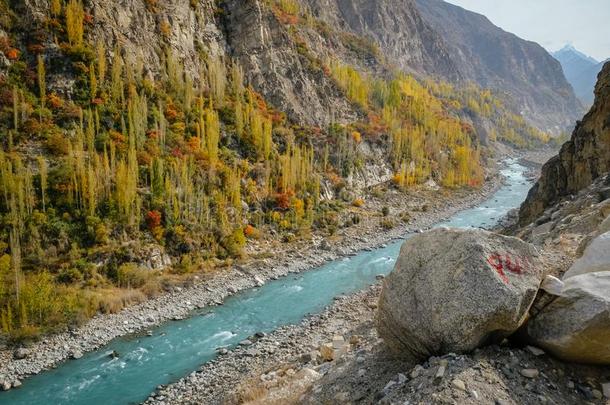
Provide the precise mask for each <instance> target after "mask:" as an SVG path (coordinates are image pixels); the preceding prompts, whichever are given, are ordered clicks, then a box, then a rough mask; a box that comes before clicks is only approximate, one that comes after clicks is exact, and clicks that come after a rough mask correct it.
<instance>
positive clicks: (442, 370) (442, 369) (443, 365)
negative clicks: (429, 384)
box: [434, 360, 448, 383]
mask: <svg viewBox="0 0 610 405" xmlns="http://www.w3.org/2000/svg"><path fill="white" fill-rule="evenodd" d="M447 364H448V362H447V360H441V361H440V366H438V369H437V370H436V374H435V375H434V380H435V381H436V382H437V383H438V382H440V380H442V379H443V378H444V377H445V372H446V371H447Z"/></svg>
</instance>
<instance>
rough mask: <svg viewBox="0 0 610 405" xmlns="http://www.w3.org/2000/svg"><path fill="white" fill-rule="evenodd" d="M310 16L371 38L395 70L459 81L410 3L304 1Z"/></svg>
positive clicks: (444, 49) (443, 48)
mask: <svg viewBox="0 0 610 405" xmlns="http://www.w3.org/2000/svg"><path fill="white" fill-rule="evenodd" d="M307 4H308V6H309V7H310V9H311V11H312V13H313V14H314V15H315V16H316V17H318V18H321V19H322V20H323V21H325V22H327V23H328V24H329V25H330V26H332V27H338V28H340V29H342V30H345V31H347V32H352V33H354V34H356V35H359V36H362V37H364V38H370V39H371V40H373V42H374V43H375V44H376V45H378V46H379V48H380V50H381V51H382V53H383V54H384V55H385V56H386V57H387V58H388V60H389V61H391V63H392V64H393V65H396V67H398V68H400V69H401V70H403V71H407V72H410V73H415V74H419V75H422V76H429V75H432V76H437V77H443V78H445V79H448V80H452V81H455V80H460V79H461V78H462V76H461V74H460V72H459V70H458V69H457V66H456V65H455V63H454V61H453V60H452V59H451V57H450V55H449V52H448V50H447V47H446V45H445V42H444V40H443V38H442V37H441V36H440V35H439V33H438V32H436V31H435V30H434V29H432V28H431V27H430V25H429V24H427V23H426V22H425V21H424V20H423V18H422V16H421V14H420V12H419V10H418V9H417V6H416V4H415V2H414V1H413V0H406V1H404V0H378V1H369V0H307Z"/></svg>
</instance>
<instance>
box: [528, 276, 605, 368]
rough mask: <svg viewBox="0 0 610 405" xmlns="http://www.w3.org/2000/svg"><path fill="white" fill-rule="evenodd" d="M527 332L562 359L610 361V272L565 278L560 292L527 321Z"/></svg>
mask: <svg viewBox="0 0 610 405" xmlns="http://www.w3.org/2000/svg"><path fill="white" fill-rule="evenodd" d="M527 333H528V335H529V337H530V339H531V340H532V341H533V342H534V343H536V344H537V345H538V346H540V347H542V348H543V349H545V350H547V351H549V352H550V353H552V354H554V355H555V356H557V357H559V358H561V359H564V360H567V361H573V362H578V363H589V364H603V365H608V364H610V345H609V344H608V342H610V272H607V271H606V272H599V273H589V274H582V275H578V276H574V277H571V278H568V279H567V280H565V286H564V289H563V290H562V292H561V296H560V297H557V298H556V299H555V300H554V301H553V302H551V303H550V304H549V305H547V306H546V307H545V308H544V310H543V311H542V312H540V313H539V314H538V315H537V316H536V317H535V318H534V319H532V320H531V321H530V322H528V325H527Z"/></svg>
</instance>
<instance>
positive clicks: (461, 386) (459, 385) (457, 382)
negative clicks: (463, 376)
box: [451, 378, 466, 391]
mask: <svg viewBox="0 0 610 405" xmlns="http://www.w3.org/2000/svg"><path fill="white" fill-rule="evenodd" d="M451 385H453V386H454V387H455V388H457V389H458V390H460V391H466V383H464V381H462V380H459V379H457V378H456V379H455V380H453V381H452V382H451Z"/></svg>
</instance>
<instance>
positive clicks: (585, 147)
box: [519, 63, 610, 225]
mask: <svg viewBox="0 0 610 405" xmlns="http://www.w3.org/2000/svg"><path fill="white" fill-rule="evenodd" d="M609 156H610V63H606V64H605V65H604V68H603V69H602V72H601V73H600V75H599V80H598V82H597V85H596V88H595V102H594V104H593V107H592V108H591V110H590V111H589V113H588V114H587V115H586V116H585V117H584V118H583V120H582V122H579V123H578V125H577V127H576V129H575V130H574V133H573V134H572V139H571V140H570V141H569V142H567V143H566V144H564V145H563V147H562V148H561V151H560V152H559V155H558V156H556V157H554V158H553V159H551V160H550V161H549V162H547V163H546V164H545V165H544V167H543V169H542V176H541V178H540V180H539V181H538V183H536V185H535V186H534V187H533V188H532V190H531V191H530V193H529V195H528V197H527V200H526V201H525V202H524V203H523V205H522V206H521V211H520V214H519V222H520V224H521V225H527V224H529V223H531V222H532V221H533V220H535V219H536V218H538V217H539V216H540V214H542V213H543V212H544V210H545V209H546V208H547V207H549V206H551V205H553V204H554V203H556V202H558V200H560V199H561V198H564V197H568V196H569V195H571V194H575V193H576V192H578V191H579V190H582V189H583V188H585V187H587V186H589V185H590V184H591V183H592V182H593V181H594V180H595V179H597V178H598V177H600V176H602V175H603V174H605V173H607V172H608V171H610V158H609Z"/></svg>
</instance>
